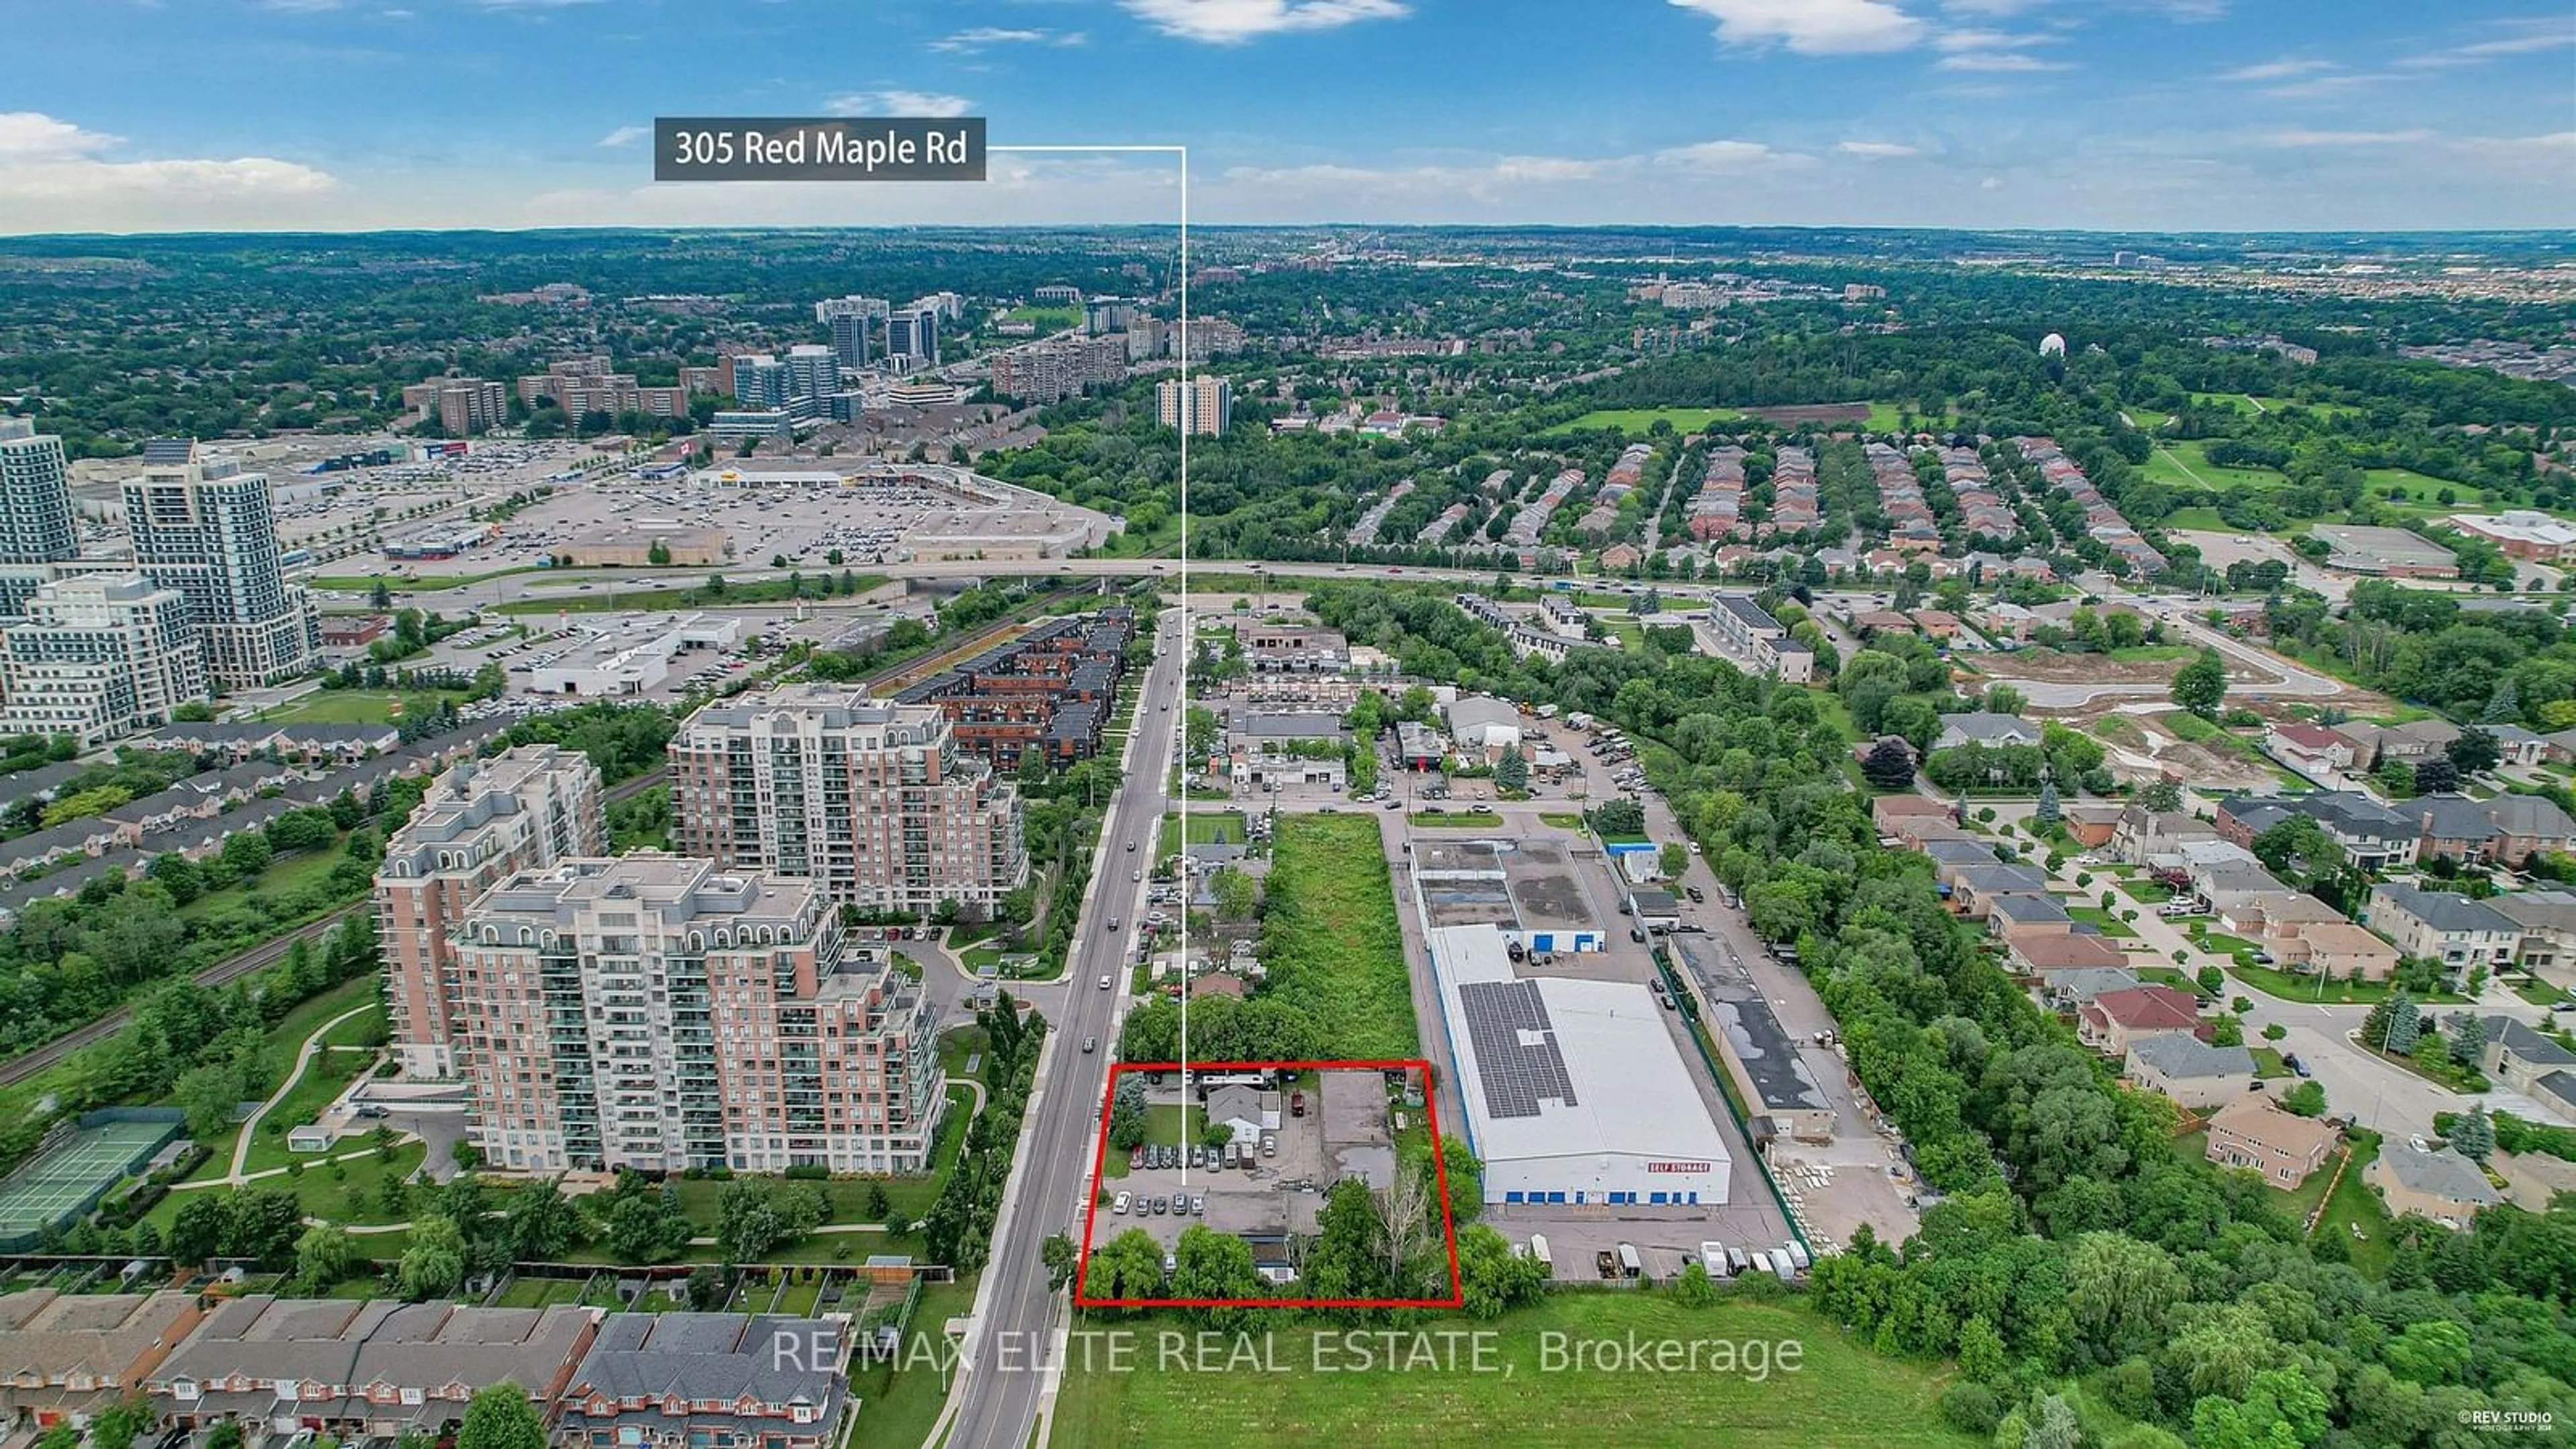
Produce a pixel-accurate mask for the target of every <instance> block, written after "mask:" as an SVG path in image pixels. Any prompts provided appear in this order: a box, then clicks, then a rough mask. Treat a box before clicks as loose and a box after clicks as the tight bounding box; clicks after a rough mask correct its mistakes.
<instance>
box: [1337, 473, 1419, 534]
mask: <svg viewBox="0 0 2576 1449" xmlns="http://www.w3.org/2000/svg"><path fill="white" fill-rule="evenodd" d="M1412 495H1413V480H1412V479H1410V478H1405V479H1402V480H1399V481H1398V482H1397V483H1396V485H1395V486H1394V487H1392V488H1389V489H1388V490H1386V496H1385V497H1384V498H1381V499H1379V500H1378V501H1376V502H1375V503H1372V504H1370V505H1369V506H1368V511H1367V512H1365V513H1362V514H1361V515H1360V521H1359V522H1357V523H1354V524H1352V525H1351V526H1350V529H1349V531H1347V532H1345V533H1344V534H1343V535H1342V541H1343V542H1344V543H1347V544H1349V545H1351V546H1352V547H1353V548H1359V547H1362V546H1365V545H1367V544H1372V543H1375V542H1377V531H1378V529H1379V528H1381V527H1383V526H1384V525H1385V523H1386V516H1387V515H1388V514H1390V513H1393V512H1394V511H1395V505H1397V504H1399V503H1402V502H1403V501H1404V500H1405V499H1407V498H1409V497H1411V496H1412Z"/></svg>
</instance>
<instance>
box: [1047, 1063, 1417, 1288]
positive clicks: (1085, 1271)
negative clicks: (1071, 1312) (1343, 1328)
mask: <svg viewBox="0 0 2576 1449" xmlns="http://www.w3.org/2000/svg"><path fill="white" fill-rule="evenodd" d="M1183 1070H1184V1068H1183V1066H1182V1064H1181V1063H1179V1062H1111V1063H1110V1064H1109V1085H1108V1088H1107V1090H1106V1091H1105V1092H1104V1093H1103V1095H1102V1097H1101V1101H1100V1137H1099V1141H1098V1143H1097V1145H1096V1146H1095V1147H1094V1149H1093V1155H1092V1161H1091V1202H1090V1204H1089V1206H1087V1207H1086V1208H1084V1210H1083V1215H1082V1252H1081V1256H1080V1257H1079V1258H1078V1259H1077V1260H1076V1262H1075V1266H1074V1273H1073V1303H1074V1306H1075V1307H1077V1308H1461V1307H1464V1306H1466V1302H1467V1287H1466V1280H1465V1278H1464V1277H1463V1276H1462V1275H1461V1274H1460V1272H1459V1268H1458V1224H1457V1220H1456V1217H1455V1215H1454V1214H1453V1213H1452V1212H1451V1211H1450V1208H1449V1164H1448V1161H1447V1160H1446V1159H1445V1158H1443V1157H1442V1155H1441V1152H1440V1143H1441V1136H1440V1094H1439V1092H1438V1091H1437V1090H1436V1088H1435V1084H1434V1083H1433V1081H1432V1078H1431V1063H1430V1062H1429V1061H1428V1060H1427V1059H1425V1058H1422V1057H1409V1058H1404V1059H1401V1060H1392V1061H1336V1062H1192V1063H1189V1064H1188V1066H1187V1068H1186V1070H1187V1071H1188V1072H1189V1073H1191V1074H1198V1073H1205V1072H1250V1071H1289V1072H1306V1071H1312V1072H1331V1071H1371V1072H1390V1071H1408V1072H1414V1071H1418V1072H1420V1073H1422V1104H1423V1110H1424V1112H1425V1114H1426V1119H1427V1122H1428V1125H1429V1127H1430V1130H1431V1164H1432V1171H1433V1174H1434V1177H1435V1186H1436V1188H1437V1190H1438V1192H1439V1194H1440V1233H1441V1236H1442V1237H1443V1238H1445V1239H1446V1240H1447V1241H1448V1245H1449V1296H1448V1297H1446V1298H1094V1297H1091V1296H1090V1295H1089V1294H1088V1293H1086V1292H1085V1291H1084V1287H1083V1285H1084V1282H1085V1280H1086V1279H1087V1278H1088V1277H1089V1275H1090V1272H1091V1239H1092V1234H1093V1233H1094V1231H1095V1230H1096V1229H1097V1226H1098V1223H1099V1219H1100V1190H1101V1187H1102V1186H1103V1184H1104V1183H1105V1182H1106V1180H1107V1179H1106V1173H1107V1170H1108V1165H1109V1104H1110V1103H1111V1102H1113V1101H1115V1100H1116V1099H1117V1096H1118V1074H1119V1073H1121V1072H1178V1071H1183ZM1184 1105H1186V1104H1184Z"/></svg>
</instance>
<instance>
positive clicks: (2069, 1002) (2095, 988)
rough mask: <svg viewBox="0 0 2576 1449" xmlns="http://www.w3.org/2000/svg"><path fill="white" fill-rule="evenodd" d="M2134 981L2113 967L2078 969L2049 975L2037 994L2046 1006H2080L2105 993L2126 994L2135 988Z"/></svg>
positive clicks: (2130, 976)
mask: <svg viewBox="0 0 2576 1449" xmlns="http://www.w3.org/2000/svg"><path fill="white" fill-rule="evenodd" d="M2138 984H2139V983H2138V978H2137V977H2136V976H2133V975H2131V974H2130V973H2129V972H2127V971H2125V970H2122V969H2121V968H2120V967H2117V966H2078V967H2076V968H2075V969H2074V970H2072V971H2055V972H2051V973H2049V975H2048V976H2047V977H2045V978H2044V979H2043V980H2042V982H2041V984H2040V990H2041V991H2042V992H2043V993H2044V994H2045V995H2046V996H2047V998H2048V1003H2047V1004H2048V1005H2051V1006H2058V1007H2066V1006H2084V1005H2088V1004H2090V1003H2091V1002H2092V1000H2093V998H2095V997H2097V996H2100V995H2101V994H2102V993H2103V992H2105V991H2126V990H2128V989H2130V988H2131V987H2133V986H2136V985H2138Z"/></svg>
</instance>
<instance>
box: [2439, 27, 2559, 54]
mask: <svg viewBox="0 0 2576 1449" xmlns="http://www.w3.org/2000/svg"><path fill="white" fill-rule="evenodd" d="M2570 45H2576V30H2535V31H2533V32H2531V33H2530V34H2528V35H2516V36H2510V37H2508V38H2506V39H2503V40H2482V41H2479V42H2478V43H2477V44H2475V45H2463V46H2461V47H2460V48H2459V49H2458V50H2455V51H2453V52H2452V54H2454V55H2466V56H2489V55H2524V54H2528V53H2529V52H2532V51H2535V50H2558V49H2561V48H2562V47H2565V46H2570Z"/></svg>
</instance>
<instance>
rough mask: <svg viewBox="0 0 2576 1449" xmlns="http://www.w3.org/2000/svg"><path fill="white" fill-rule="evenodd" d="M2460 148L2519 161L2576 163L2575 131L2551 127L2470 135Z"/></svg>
mask: <svg viewBox="0 0 2576 1449" xmlns="http://www.w3.org/2000/svg"><path fill="white" fill-rule="evenodd" d="M2459 146H2460V149H2461V150H2463V151H2469V152H2474V153H2476V154H2478V155H2482V156H2495V157H2502V158H2505V159H2509V160H2516V161H2546V162H2555V163H2556V164H2559V165H2568V164H2571V163H2576V131H2550V132H2546V133H2544V134H2542V135H2538V136H2467V137H2463V138H2461V140H2460V142H2459Z"/></svg>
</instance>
